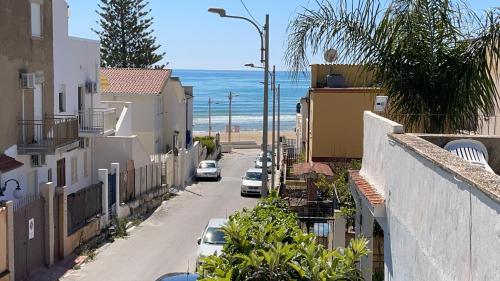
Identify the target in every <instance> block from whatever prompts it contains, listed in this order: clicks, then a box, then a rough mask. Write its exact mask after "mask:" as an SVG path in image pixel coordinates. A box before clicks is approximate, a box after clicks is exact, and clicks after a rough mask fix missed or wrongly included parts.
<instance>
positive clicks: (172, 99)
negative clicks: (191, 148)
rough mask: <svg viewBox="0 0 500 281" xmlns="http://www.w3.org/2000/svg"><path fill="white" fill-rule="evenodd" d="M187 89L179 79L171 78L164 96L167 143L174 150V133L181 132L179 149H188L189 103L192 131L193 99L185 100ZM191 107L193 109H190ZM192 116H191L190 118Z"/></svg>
mask: <svg viewBox="0 0 500 281" xmlns="http://www.w3.org/2000/svg"><path fill="white" fill-rule="evenodd" d="M184 93H185V89H184V87H183V86H182V84H181V82H180V80H179V78H176V77H172V78H169V80H168V83H167V86H166V87H165V90H164V93H163V95H164V96H165V97H166V98H165V100H164V102H165V108H166V115H165V119H166V127H165V137H164V138H165V143H166V145H168V146H169V147H170V149H172V147H173V144H172V142H173V132H174V131H179V136H178V142H177V145H178V147H179V148H183V147H186V102H188V118H189V119H191V122H189V121H190V120H188V128H187V129H188V130H191V131H192V112H193V111H192V99H191V100H187V101H186V98H185V94H184ZM190 107H191V109H189V108H190ZM189 115H191V116H189Z"/></svg>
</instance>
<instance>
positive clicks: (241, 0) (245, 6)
mask: <svg viewBox="0 0 500 281" xmlns="http://www.w3.org/2000/svg"><path fill="white" fill-rule="evenodd" d="M240 2H241V5H243V8H245V10H246V11H247V13H248V15H249V16H250V17H251V18H252V19H253V21H254V22H256V23H257V24H258V25H259V26H260V27H263V26H262V24H260V23H259V22H258V21H257V20H256V19H255V18H254V16H253V15H252V13H251V12H250V10H249V9H248V8H247V5H245V2H243V0H240Z"/></svg>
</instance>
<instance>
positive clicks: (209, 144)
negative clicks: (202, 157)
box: [194, 136, 215, 155]
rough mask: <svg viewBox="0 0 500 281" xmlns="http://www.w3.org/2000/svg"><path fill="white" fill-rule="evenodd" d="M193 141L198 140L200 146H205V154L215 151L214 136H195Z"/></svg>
mask: <svg viewBox="0 0 500 281" xmlns="http://www.w3.org/2000/svg"><path fill="white" fill-rule="evenodd" d="M194 141H195V142H196V141H199V142H200V143H201V145H202V146H204V147H206V148H207V155H210V154H212V153H213V152H214V151H215V138H214V137H208V136H204V137H195V138H194Z"/></svg>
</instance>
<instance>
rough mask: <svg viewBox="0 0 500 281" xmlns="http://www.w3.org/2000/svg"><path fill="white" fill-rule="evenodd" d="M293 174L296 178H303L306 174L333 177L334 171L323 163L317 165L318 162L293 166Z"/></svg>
mask: <svg viewBox="0 0 500 281" xmlns="http://www.w3.org/2000/svg"><path fill="white" fill-rule="evenodd" d="M292 169H293V174H294V175H296V176H301V175H304V174H312V173H316V174H322V175H325V176H330V177H332V176H333V171H332V169H331V168H330V166H328V165H326V164H323V163H317V162H312V163H298V164H293V168H292Z"/></svg>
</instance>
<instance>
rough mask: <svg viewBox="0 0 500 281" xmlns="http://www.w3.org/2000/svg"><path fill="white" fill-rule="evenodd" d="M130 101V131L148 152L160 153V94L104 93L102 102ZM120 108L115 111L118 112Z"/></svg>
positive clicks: (161, 113) (110, 103)
mask: <svg viewBox="0 0 500 281" xmlns="http://www.w3.org/2000/svg"><path fill="white" fill-rule="evenodd" d="M116 101H118V102H131V103H132V104H133V111H132V133H133V134H134V135H137V137H138V138H139V140H140V141H141V143H142V145H143V146H144V149H146V151H147V152H148V153H149V154H154V153H161V152H163V150H162V149H164V148H162V147H163V145H162V143H161V142H162V138H161V136H162V132H163V128H162V127H161V122H159V120H158V118H160V117H159V116H162V115H163V110H162V108H161V106H159V105H161V104H162V96H160V95H136V94H120V95H118V94H105V95H103V96H102V102H103V103H107V104H109V105H116V103H112V102H116ZM120 113H121V110H119V111H117V114H120Z"/></svg>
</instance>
